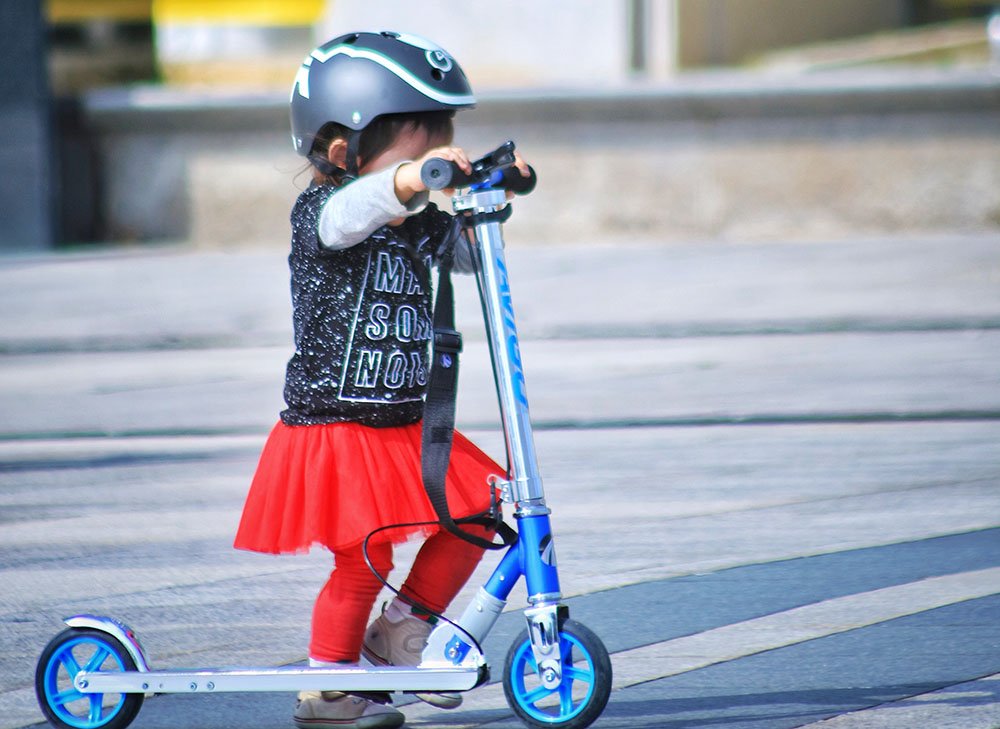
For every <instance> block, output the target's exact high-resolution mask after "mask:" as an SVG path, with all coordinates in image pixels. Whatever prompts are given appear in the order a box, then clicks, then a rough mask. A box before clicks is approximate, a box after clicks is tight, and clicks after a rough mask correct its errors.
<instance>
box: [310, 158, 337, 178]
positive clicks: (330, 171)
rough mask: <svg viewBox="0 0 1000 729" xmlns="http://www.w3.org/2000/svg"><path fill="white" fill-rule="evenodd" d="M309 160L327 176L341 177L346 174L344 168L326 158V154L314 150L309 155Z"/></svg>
mask: <svg viewBox="0 0 1000 729" xmlns="http://www.w3.org/2000/svg"><path fill="white" fill-rule="evenodd" d="M309 161H310V162H311V163H312V166H313V167H315V168H316V169H317V170H319V171H320V174H322V175H325V176H326V177H335V178H336V177H340V176H342V175H343V174H344V170H343V169H341V168H340V167H337V165H335V164H333V163H332V162H331V161H330V160H328V159H327V158H326V155H323V154H319V153H318V152H313V153H312V154H310V155H309Z"/></svg>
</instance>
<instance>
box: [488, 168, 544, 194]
mask: <svg viewBox="0 0 1000 729" xmlns="http://www.w3.org/2000/svg"><path fill="white" fill-rule="evenodd" d="M537 182H538V175H536V174H535V168H534V167H532V166H531V165H528V176H527V177H525V176H524V175H522V174H521V171H520V170H519V169H517V167H504V169H503V179H502V180H501V181H500V184H499V185H496V187H502V188H503V189H504V190H510V191H511V192H513V193H514V194H516V195H527V194H528V193H529V192H531V191H532V190H534V189H535V183H537Z"/></svg>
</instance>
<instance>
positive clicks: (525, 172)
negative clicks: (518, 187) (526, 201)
mask: <svg viewBox="0 0 1000 729" xmlns="http://www.w3.org/2000/svg"><path fill="white" fill-rule="evenodd" d="M514 167H516V168H517V171H518V172H520V173H521V177H531V171H530V170H529V169H528V162H527V160H525V159H524V157H522V156H521V153H520V152H518V151H517V150H516V149H515V150H514ZM513 198H514V193H513V192H511V191H510V190H508V191H507V199H508V200H512V199H513Z"/></svg>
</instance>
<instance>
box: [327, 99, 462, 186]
mask: <svg viewBox="0 0 1000 729" xmlns="http://www.w3.org/2000/svg"><path fill="white" fill-rule="evenodd" d="M454 116H455V112H454V111H425V112H418V113H411V114H385V115H383V116H380V117H378V118H376V119H375V120H374V121H373V122H372V123H371V124H369V125H368V126H367V127H365V128H364V129H363V130H362V131H361V139H360V140H359V142H358V167H361V166H362V165H364V164H365V162H366V161H367V160H370V159H374V158H375V157H378V156H379V155H380V154H382V152H384V151H385V150H387V149H388V148H389V147H391V146H392V145H393V143H394V142H395V141H396V138H397V137H399V135H400V134H402V133H403V132H404V131H405V130H406V129H407V128H408V127H409V128H412V129H413V130H414V131H416V130H418V129H423V130H424V132H426V133H427V138H428V139H431V140H434V141H437V140H440V141H441V143H442V144H447V143H448V142H450V141H451V139H452V136H453V134H454V127H453V125H452V118H453V117H454ZM350 133H351V130H350V129H348V128H347V127H345V126H344V125H342V124H337V123H336V122H327V123H326V124H324V125H323V126H322V127H321V128H320V130H319V132H318V133H317V134H316V139H315V141H314V142H313V146H312V150H311V151H310V153H309V159H310V161H312V163H313V168H314V170H315V174H316V175H317V176H318V177H319V178H320V179H321V180H322V181H323V182H324V183H326V184H333V185H340V184H341V183H342V182H343V176H344V170H339V169H337V170H330V169H329V168H328V167H323V166H321V164H319V163H317V160H316V159H315V158H317V157H318V158H319V159H320V161H322V160H325V158H326V156H327V151H328V150H329V149H330V144H331V143H332V142H333V141H334V140H336V139H347V137H348V135H349V134H350Z"/></svg>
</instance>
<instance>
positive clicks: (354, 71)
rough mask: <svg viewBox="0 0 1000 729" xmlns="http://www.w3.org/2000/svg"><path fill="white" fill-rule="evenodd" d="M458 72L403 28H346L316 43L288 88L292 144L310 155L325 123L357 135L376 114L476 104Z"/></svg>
mask: <svg viewBox="0 0 1000 729" xmlns="http://www.w3.org/2000/svg"><path fill="white" fill-rule="evenodd" d="M475 103H476V99H475V97H474V96H473V95H472V88H471V87H470V86H469V82H468V80H467V79H466V78H465V74H464V73H463V72H462V69H461V68H459V66H458V64H457V63H456V62H455V60H454V59H453V58H452V57H451V56H450V55H449V54H448V53H447V52H446V51H445V50H444V49H442V48H440V47H439V46H437V45H435V44H434V43H431V42H430V41H428V40H425V39H424V38H420V37H419V36H415V35H408V34H403V33H390V32H387V31H383V32H381V33H367V32H366V33H349V34H347V35H342V36H340V37H338V38H334V39H333V40H331V41H329V42H327V43H325V44H323V45H321V46H320V47H318V48H317V49H316V50H314V51H313V52H312V53H310V54H309V55H308V56H307V57H306V59H305V60H304V61H303V63H302V67H301V68H299V72H298V73H297V74H296V76H295V83H294V84H293V86H292V98H291V117H292V143H293V144H294V146H295V151H296V152H298V153H299V154H301V155H304V156H305V155H308V154H309V152H310V150H311V149H312V145H313V140H314V139H315V138H316V134H317V133H318V132H319V130H320V128H321V127H322V126H323V125H324V124H326V123H327V122H336V123H338V124H342V125H343V126H345V127H347V128H348V129H350V130H352V131H355V132H358V131H360V130H362V129H364V128H365V127H366V126H368V125H369V124H370V123H371V121H372V120H373V119H375V117H378V116H381V115H383V114H405V113H415V112H422V111H448V110H454V109H465V108H468V107H471V106H474V105H475Z"/></svg>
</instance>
